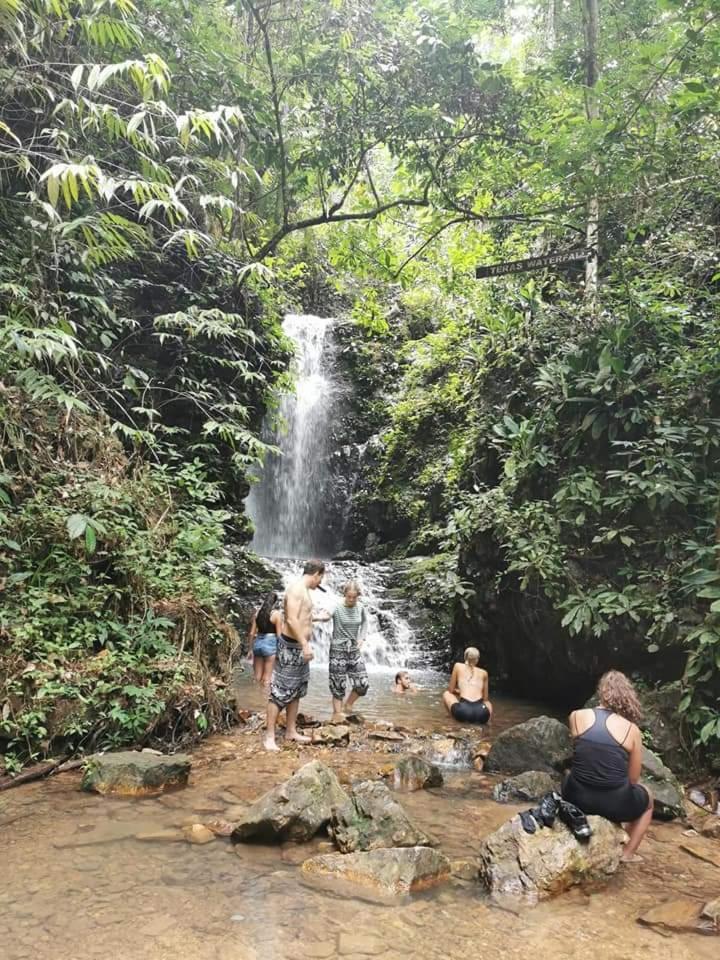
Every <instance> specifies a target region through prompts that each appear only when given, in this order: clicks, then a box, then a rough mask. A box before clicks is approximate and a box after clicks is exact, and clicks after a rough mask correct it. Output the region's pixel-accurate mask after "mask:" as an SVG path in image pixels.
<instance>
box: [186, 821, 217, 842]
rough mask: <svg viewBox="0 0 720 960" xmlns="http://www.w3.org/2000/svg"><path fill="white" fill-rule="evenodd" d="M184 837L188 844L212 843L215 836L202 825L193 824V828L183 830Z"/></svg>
mask: <svg viewBox="0 0 720 960" xmlns="http://www.w3.org/2000/svg"><path fill="white" fill-rule="evenodd" d="M183 835H184V837H185V839H186V840H187V841H188V843H197V844H203V843H212V842H213V840H214V839H215V834H214V833H213V831H212V830H210V829H208V827H206V826H204V825H203V824H202V823H193V824H192V826H188V827H184V828H183Z"/></svg>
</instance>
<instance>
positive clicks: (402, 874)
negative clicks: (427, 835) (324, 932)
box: [302, 847, 450, 902]
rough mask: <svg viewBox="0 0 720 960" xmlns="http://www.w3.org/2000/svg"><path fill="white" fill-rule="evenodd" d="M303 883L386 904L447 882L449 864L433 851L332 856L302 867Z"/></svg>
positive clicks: (400, 850)
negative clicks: (386, 901)
mask: <svg viewBox="0 0 720 960" xmlns="http://www.w3.org/2000/svg"><path fill="white" fill-rule="evenodd" d="M302 876H303V879H304V880H306V881H308V882H310V883H312V884H313V885H314V886H318V887H320V888H322V889H327V890H331V891H332V892H333V893H335V894H338V893H347V894H348V895H350V896H362V897H365V898H368V899H371V900H379V901H381V902H384V901H385V900H388V899H392V898H396V897H400V896H406V895H407V894H410V893H416V892H417V891H420V890H427V889H428V888H429V887H433V886H436V885H437V884H439V883H442V882H443V881H445V880H447V879H448V878H449V876H450V861H449V860H448V859H447V857H445V856H443V854H442V853H439V852H438V851H437V850H433V848H432V847H402V848H393V849H382V850H371V851H370V852H369V853H350V854H342V853H331V854H325V855H324V856H320V857H312V858H311V859H310V860H306V861H305V863H304V864H303V865H302Z"/></svg>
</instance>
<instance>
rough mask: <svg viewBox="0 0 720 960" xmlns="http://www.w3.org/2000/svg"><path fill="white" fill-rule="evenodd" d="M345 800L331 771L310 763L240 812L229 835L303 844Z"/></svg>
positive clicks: (237, 837)
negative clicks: (238, 818)
mask: <svg viewBox="0 0 720 960" xmlns="http://www.w3.org/2000/svg"><path fill="white" fill-rule="evenodd" d="M347 799H348V797H347V794H346V793H345V791H344V790H343V789H342V787H341V786H340V781H339V780H338V778H337V777H336V776H335V774H334V773H333V771H332V770H331V769H330V768H329V767H326V766H325V765H324V764H322V763H320V762H319V761H318V760H313V761H311V762H310V763H306V764H305V766H304V767H301V768H300V769H299V770H298V771H297V773H295V774H294V775H293V776H292V777H290V779H289V780H286V781H285V783H281V784H280V785H279V786H277V787H274V788H273V789H272V790H270V791H269V792H268V793H266V794H264V795H263V796H262V797H260V798H259V799H258V800H256V801H255V802H254V803H252V804H251V805H250V806H249V807H247V809H246V810H243V811H242V816H241V818H240V820H239V822H238V823H237V825H236V827H235V829H234V830H233V832H232V839H233V842H234V843H240V842H243V841H246V840H260V841H262V840H266V841H267V840H294V841H295V842H296V843H305V842H306V841H308V840H310V839H311V838H312V837H314V836H315V834H316V833H317V832H318V830H320V829H321V828H322V827H324V826H326V825H327V824H328V822H329V820H330V816H331V814H332V809H333V807H335V806H338V805H340V804H344V803H346V802H347Z"/></svg>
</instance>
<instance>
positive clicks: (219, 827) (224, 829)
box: [205, 820, 235, 837]
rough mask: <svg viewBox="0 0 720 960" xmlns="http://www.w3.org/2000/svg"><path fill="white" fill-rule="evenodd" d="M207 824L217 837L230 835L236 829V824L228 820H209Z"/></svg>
mask: <svg viewBox="0 0 720 960" xmlns="http://www.w3.org/2000/svg"><path fill="white" fill-rule="evenodd" d="M205 826H206V827H207V828H208V830H210V831H211V832H212V833H214V834H215V836H216V837H229V836H230V834H231V833H232V832H233V830H234V829H235V824H234V823H230V822H229V821H228V820H208V821H207V822H206V824H205Z"/></svg>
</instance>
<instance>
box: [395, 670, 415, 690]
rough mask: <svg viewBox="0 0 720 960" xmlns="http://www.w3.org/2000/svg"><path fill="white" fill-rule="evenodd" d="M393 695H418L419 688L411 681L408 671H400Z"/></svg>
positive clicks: (397, 674) (396, 678)
mask: <svg viewBox="0 0 720 960" xmlns="http://www.w3.org/2000/svg"><path fill="white" fill-rule="evenodd" d="M392 692H393V693H416V692H417V687H416V686H415V684H414V683H413V682H412V681H411V680H410V674H409V673H408V672H407V670H398V672H397V673H396V674H395V683H394V684H393V688H392Z"/></svg>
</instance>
